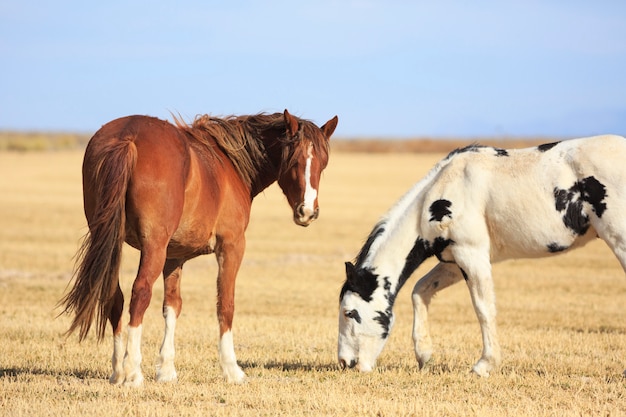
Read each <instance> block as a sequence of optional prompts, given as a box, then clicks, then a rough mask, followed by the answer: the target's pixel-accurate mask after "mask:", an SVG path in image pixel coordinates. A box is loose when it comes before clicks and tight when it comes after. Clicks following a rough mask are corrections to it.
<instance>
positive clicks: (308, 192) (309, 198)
mask: <svg viewBox="0 0 626 417" xmlns="http://www.w3.org/2000/svg"><path fill="white" fill-rule="evenodd" d="M312 162H313V144H312V143H310V144H309V148H308V150H307V158H306V167H305V168H304V181H305V188H304V207H303V208H304V210H305V212H308V213H313V212H314V211H315V199H316V198H317V190H316V189H315V188H313V186H312V185H311V163H312Z"/></svg>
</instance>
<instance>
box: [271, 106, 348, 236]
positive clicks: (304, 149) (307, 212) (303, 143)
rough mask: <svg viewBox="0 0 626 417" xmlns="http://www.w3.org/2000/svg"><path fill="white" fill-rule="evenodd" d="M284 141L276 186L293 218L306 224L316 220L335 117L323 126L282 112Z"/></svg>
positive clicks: (298, 222) (299, 223)
mask: <svg viewBox="0 0 626 417" xmlns="http://www.w3.org/2000/svg"><path fill="white" fill-rule="evenodd" d="M284 116H285V126H286V135H287V143H288V145H287V146H286V148H285V150H284V151H283V154H284V155H285V157H284V158H283V160H282V162H281V167H280V170H279V174H278V185H279V186H280V188H281V189H282V190H283V193H284V194H285V196H286V197H287V201H288V202H289V205H290V206H291V209H292V210H293V220H294V222H295V223H296V224H298V225H300V226H308V225H309V224H311V222H312V221H313V220H315V219H317V216H318V215H319V206H318V202H317V196H318V190H319V183H320V176H321V174H322V171H323V170H324V168H326V165H327V164H328V153H329V147H328V141H329V139H330V136H331V135H332V134H333V132H334V131H335V128H336V127H337V121H338V118H337V116H335V117H333V118H332V119H330V120H329V121H328V122H326V124H324V126H322V127H321V128H320V127H317V126H316V125H315V124H314V123H312V122H310V121H307V120H302V119H299V118H297V117H294V116H292V115H291V114H289V112H288V111H287V110H285V112H284Z"/></svg>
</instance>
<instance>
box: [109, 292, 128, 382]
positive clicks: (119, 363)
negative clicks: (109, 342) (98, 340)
mask: <svg viewBox="0 0 626 417" xmlns="http://www.w3.org/2000/svg"><path fill="white" fill-rule="evenodd" d="M123 310H124V294H122V289H121V288H120V285H119V284H118V285H117V289H116V290H115V296H114V298H113V305H112V306H111V312H110V314H109V321H110V322H111V327H112V328H113V356H112V358H111V365H112V367H113V373H112V374H111V377H110V378H109V382H110V383H111V384H115V385H118V384H121V383H122V382H124V378H125V376H124V341H123V340H122V311H123Z"/></svg>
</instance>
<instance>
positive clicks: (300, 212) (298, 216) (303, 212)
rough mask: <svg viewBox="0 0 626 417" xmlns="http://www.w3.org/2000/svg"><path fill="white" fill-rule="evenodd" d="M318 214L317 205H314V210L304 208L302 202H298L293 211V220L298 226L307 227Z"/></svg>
mask: <svg viewBox="0 0 626 417" xmlns="http://www.w3.org/2000/svg"><path fill="white" fill-rule="evenodd" d="M319 215H320V208H319V207H315V210H311V209H309V208H306V207H305V206H304V203H300V204H298V206H296V208H295V209H294V211H293V221H294V222H295V223H296V224H297V225H299V226H304V227H307V226H308V225H310V224H311V223H313V220H315V219H317V218H318V217H319Z"/></svg>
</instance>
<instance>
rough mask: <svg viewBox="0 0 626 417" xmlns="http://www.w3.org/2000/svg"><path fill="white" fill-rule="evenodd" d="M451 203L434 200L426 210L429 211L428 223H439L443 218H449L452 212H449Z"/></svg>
mask: <svg viewBox="0 0 626 417" xmlns="http://www.w3.org/2000/svg"><path fill="white" fill-rule="evenodd" d="M450 206H452V202H451V201H449V200H444V199H441V200H436V201H433V203H432V204H431V205H430V207H429V208H428V211H430V221H431V222H432V221H437V222H440V221H441V220H443V218H444V217H445V216H450V215H451V214H452V212H451V211H450V210H449V208H450Z"/></svg>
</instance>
